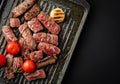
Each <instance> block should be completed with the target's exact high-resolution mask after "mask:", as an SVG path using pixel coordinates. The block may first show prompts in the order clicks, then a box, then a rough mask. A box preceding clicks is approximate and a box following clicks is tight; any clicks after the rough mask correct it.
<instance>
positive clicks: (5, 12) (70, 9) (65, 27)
mask: <svg viewBox="0 0 120 84" xmlns="http://www.w3.org/2000/svg"><path fill="white" fill-rule="evenodd" d="M22 1H23V0H1V1H0V12H1V14H0V53H2V54H5V55H6V51H5V46H6V43H7V42H6V40H5V38H4V36H3V34H2V32H1V28H2V26H3V25H9V18H10V17H12V13H11V10H12V9H13V8H14V7H15V6H17V5H18V4H19V3H21V2H22ZM37 1H38V3H39V5H40V7H41V9H42V10H43V11H44V12H46V13H47V14H50V11H51V10H52V9H54V8H56V7H60V8H62V9H63V11H64V12H65V14H66V17H65V21H64V22H63V23H59V25H60V27H61V32H60V34H59V45H58V47H60V49H61V53H60V55H58V60H57V62H56V63H55V64H53V65H49V66H47V67H46V68H45V71H46V74H47V77H46V78H45V79H40V80H35V81H31V82H29V81H27V80H26V79H25V78H24V77H23V75H22V74H16V78H14V79H12V80H7V78H6V77H5V73H4V68H1V69H0V81H3V82H2V84H60V83H61V81H62V79H63V77H64V74H65V71H66V69H67V66H68V64H69V61H70V59H71V57H72V53H73V51H74V48H75V45H76V43H77V40H78V37H79V35H80V33H81V30H82V28H83V25H84V22H85V19H86V17H87V14H88V12H89V8H90V6H89V4H88V3H87V2H86V1H85V0H37ZM20 20H21V21H22V22H23V21H24V18H23V17H20ZM15 35H16V36H19V33H17V32H15ZM2 79H3V80H2ZM0 84H1V83H0Z"/></svg>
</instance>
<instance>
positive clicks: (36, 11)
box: [24, 3, 41, 20]
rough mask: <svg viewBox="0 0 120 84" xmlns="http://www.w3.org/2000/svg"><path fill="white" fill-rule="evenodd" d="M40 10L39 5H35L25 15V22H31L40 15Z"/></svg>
mask: <svg viewBox="0 0 120 84" xmlns="http://www.w3.org/2000/svg"><path fill="white" fill-rule="evenodd" d="M40 10H41V9H40V7H39V5H38V4H37V3H36V4H35V5H33V7H32V8H31V9H30V10H29V11H28V12H26V13H25V15H24V18H25V20H31V19H32V18H34V17H36V16H37V15H38V14H39V13H40Z"/></svg>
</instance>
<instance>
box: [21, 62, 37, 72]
mask: <svg viewBox="0 0 120 84" xmlns="http://www.w3.org/2000/svg"><path fill="white" fill-rule="evenodd" d="M22 69H23V71H24V72H27V73H32V72H34V71H35V63H34V62H33V61H32V60H25V62H24V63H23V66H22Z"/></svg>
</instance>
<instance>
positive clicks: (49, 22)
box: [37, 11, 60, 34]
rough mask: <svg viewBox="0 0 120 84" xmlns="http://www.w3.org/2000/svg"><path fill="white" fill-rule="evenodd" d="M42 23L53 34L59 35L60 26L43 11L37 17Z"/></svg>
mask: <svg viewBox="0 0 120 84" xmlns="http://www.w3.org/2000/svg"><path fill="white" fill-rule="evenodd" d="M37 18H38V19H39V20H40V22H41V23H43V25H44V26H45V27H46V28H47V29H48V31H49V32H51V33H52V34H59V32H60V26H59V25H58V24H57V23H55V21H54V20H53V19H52V18H51V17H50V16H49V15H47V14H46V13H44V12H43V11H41V12H40V14H39V15H38V16H37Z"/></svg>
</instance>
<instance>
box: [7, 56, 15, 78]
mask: <svg viewBox="0 0 120 84" xmlns="http://www.w3.org/2000/svg"><path fill="white" fill-rule="evenodd" d="M6 58H7V64H6V68H5V74H6V77H7V78H8V79H12V78H14V77H15V76H14V72H13V69H12V65H13V55H11V54H7V55H6Z"/></svg>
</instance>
